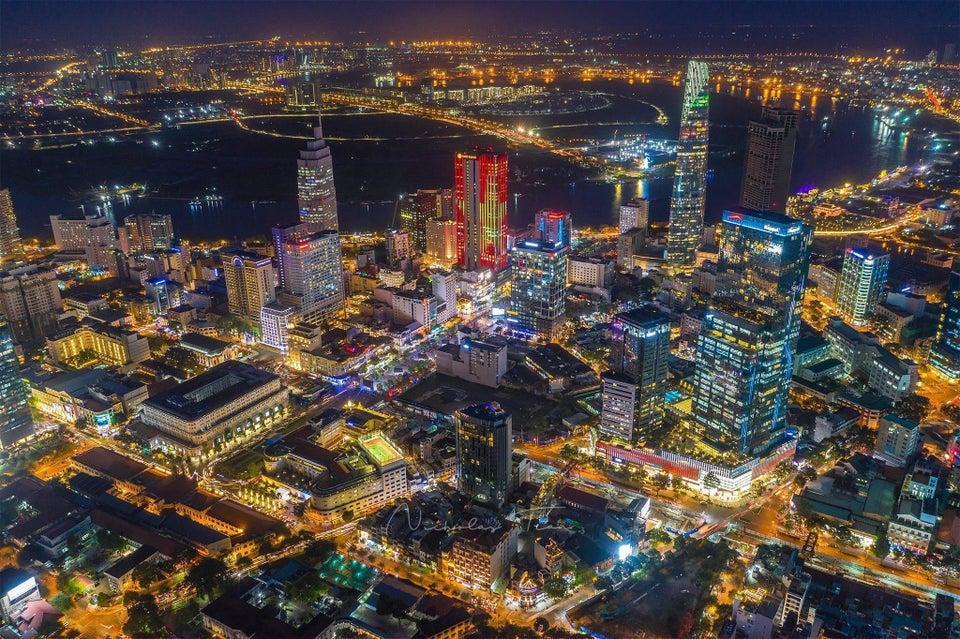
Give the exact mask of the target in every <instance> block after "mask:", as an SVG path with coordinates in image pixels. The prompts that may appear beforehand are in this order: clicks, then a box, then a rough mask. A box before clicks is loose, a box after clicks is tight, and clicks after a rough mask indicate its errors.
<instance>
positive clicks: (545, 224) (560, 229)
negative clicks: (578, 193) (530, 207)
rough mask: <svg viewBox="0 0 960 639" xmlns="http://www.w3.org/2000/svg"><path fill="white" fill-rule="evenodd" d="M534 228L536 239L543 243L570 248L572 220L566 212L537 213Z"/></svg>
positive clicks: (545, 211)
mask: <svg viewBox="0 0 960 639" xmlns="http://www.w3.org/2000/svg"><path fill="white" fill-rule="evenodd" d="M536 228H537V234H538V237H539V238H540V239H541V240H543V241H544V242H553V243H554V244H563V245H565V246H570V242H571V240H572V239H573V219H572V218H571V216H570V213H568V212H567V211H553V210H549V209H545V210H543V211H539V212H538V213H537V221H536Z"/></svg>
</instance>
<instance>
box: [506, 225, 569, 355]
mask: <svg viewBox="0 0 960 639" xmlns="http://www.w3.org/2000/svg"><path fill="white" fill-rule="evenodd" d="M569 252H570V249H569V247H567V246H565V245H562V244H554V243H553V242H544V241H535V240H526V241H524V242H521V243H520V244H518V245H517V246H515V247H514V249H513V251H512V252H511V253H510V262H511V264H512V266H513V290H512V292H511V296H510V315H509V318H508V321H510V322H512V323H513V324H514V325H515V326H517V327H518V328H521V329H523V330H525V331H529V332H531V333H535V334H537V335H540V336H541V337H544V338H546V339H548V340H553V339H555V338H556V336H557V334H558V333H559V331H560V328H561V326H562V325H563V320H564V316H565V314H566V310H567V255H568V253H569Z"/></svg>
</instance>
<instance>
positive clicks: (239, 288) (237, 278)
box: [223, 250, 276, 322]
mask: <svg viewBox="0 0 960 639" xmlns="http://www.w3.org/2000/svg"><path fill="white" fill-rule="evenodd" d="M223 279H224V282H226V285H227V308H228V309H229V311H230V312H231V313H233V314H234V315H239V316H241V317H246V318H247V319H252V320H254V321H257V322H259V321H260V310H261V309H262V308H263V307H264V305H265V304H269V303H270V302H272V301H274V300H275V299H276V289H275V287H274V285H273V261H272V260H271V259H270V258H269V257H264V256H263V255H257V254H256V253H248V252H246V251H239V250H238V251H228V252H226V253H224V254H223Z"/></svg>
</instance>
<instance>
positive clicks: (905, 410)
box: [893, 395, 930, 424]
mask: <svg viewBox="0 0 960 639" xmlns="http://www.w3.org/2000/svg"><path fill="white" fill-rule="evenodd" d="M893 412H894V413H895V414H897V415H899V416H900V417H903V418H904V419H909V420H911V421H914V422H917V423H918V424H919V423H920V422H922V421H923V420H924V418H926V416H927V414H928V413H929V412H930V400H929V399H927V398H926V397H924V396H923V395H907V396H906V397H904V398H903V399H901V400H900V401H899V402H897V403H896V404H894V405H893Z"/></svg>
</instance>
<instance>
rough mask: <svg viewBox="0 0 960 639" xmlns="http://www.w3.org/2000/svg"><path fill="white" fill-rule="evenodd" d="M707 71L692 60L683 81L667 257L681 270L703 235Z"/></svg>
mask: <svg viewBox="0 0 960 639" xmlns="http://www.w3.org/2000/svg"><path fill="white" fill-rule="evenodd" d="M709 116H710V71H709V69H708V68H707V64H706V63H705V62H700V61H698V60H691V61H690V63H689V64H688V65H687V77H686V79H685V80H684V83H683V109H682V111H681V113H680V138H679V139H678V140H677V166H676V170H675V171H674V174H673V196H672V197H671V199H670V229H669V235H668V237H667V259H668V260H669V261H670V265H671V267H673V268H674V269H677V270H681V271H689V270H691V269H692V268H693V266H694V264H695V262H696V259H697V249H698V248H699V247H700V238H701V236H702V235H703V208H704V202H705V198H706V194H707V140H708V138H709V134H710V123H709Z"/></svg>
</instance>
